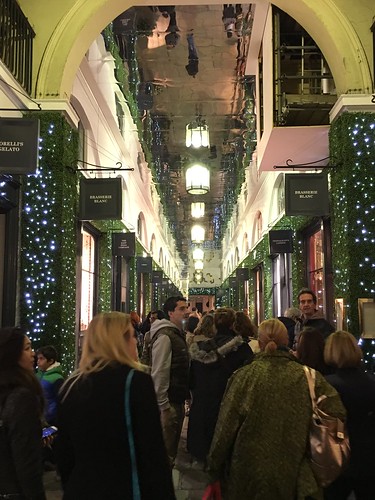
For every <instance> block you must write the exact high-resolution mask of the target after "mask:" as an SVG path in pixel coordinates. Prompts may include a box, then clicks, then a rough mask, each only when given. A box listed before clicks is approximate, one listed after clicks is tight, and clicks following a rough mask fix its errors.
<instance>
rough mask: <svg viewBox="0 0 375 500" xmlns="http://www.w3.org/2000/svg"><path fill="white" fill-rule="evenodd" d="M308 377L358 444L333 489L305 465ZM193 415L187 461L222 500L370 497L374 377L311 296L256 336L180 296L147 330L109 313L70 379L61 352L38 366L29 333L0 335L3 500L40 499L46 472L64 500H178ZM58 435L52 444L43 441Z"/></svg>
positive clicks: (246, 320) (227, 312) (98, 319)
mask: <svg viewBox="0 0 375 500" xmlns="http://www.w3.org/2000/svg"><path fill="white" fill-rule="evenodd" d="M314 320H316V321H314ZM36 357H37V360H36ZM36 362H37V369H36ZM304 366H308V367H310V368H314V370H315V372H316V378H315V392H316V395H317V397H320V396H324V401H323V406H322V409H323V410H324V411H326V412H327V413H329V414H330V415H332V416H335V417H337V418H339V419H340V420H342V421H345V422H346V425H347V428H348V433H349V439H350V446H351V458H350V463H349V466H348V467H347V468H346V469H345V470H344V471H343V472H342V474H341V475H340V476H339V477H338V478H337V479H336V480H335V481H334V482H332V483H331V484H330V485H329V486H328V487H326V488H324V490H322V489H321V488H320V486H319V484H318V481H317V480H316V478H315V476H314V473H313V470H312V468H311V466H310V457H309V441H308V436H309V426H310V422H311V414H312V409H311V400H310V393H309V389H308V383H307V379H306V376H305V372H304ZM185 418H188V421H187V449H188V452H189V453H190V455H191V460H192V461H193V460H194V461H196V462H197V463H198V464H200V465H201V467H202V469H204V470H205V471H207V474H208V476H209V477H210V484H209V485H208V486H209V487H210V488H211V491H215V492H216V493H217V492H220V491H221V493H220V494H221V495H222V498H225V499H228V500H242V499H244V500H245V499H250V498H251V499H262V500H269V499H275V500H278V499H285V500H294V499H298V500H300V499H301V500H302V499H317V500H319V499H322V498H324V499H325V500H344V499H347V498H349V496H350V495H351V494H352V493H354V494H355V498H356V500H370V499H372V498H374V491H373V481H372V473H373V470H374V466H375V458H374V449H375V377H374V375H373V374H371V373H367V372H365V370H364V367H363V364H362V351H361V348H360V347H359V346H358V341H357V339H356V338H355V337H354V336H353V335H351V334H350V333H348V332H345V331H336V332H335V331H334V328H333V327H332V326H331V325H330V323H329V322H328V321H327V320H326V319H325V318H323V317H322V316H321V314H319V313H318V311H317V299H316V296H315V294H314V292H313V291H311V290H308V289H303V290H301V291H300V293H299V294H298V307H297V308H291V309H288V310H286V311H285V313H284V315H283V316H280V317H279V318H271V319H268V320H265V321H263V322H261V323H260V325H259V327H257V326H256V325H255V324H254V323H253V322H252V321H251V319H250V317H249V315H248V311H235V310H233V309H232V308H229V307H220V308H218V309H216V310H211V311H205V312H203V313H202V312H200V311H198V310H197V309H195V308H189V304H188V302H187V301H186V299H185V298H183V297H182V296H176V297H170V298H168V299H167V300H166V302H165V304H164V306H163V308H162V310H155V311H150V312H149V314H148V315H147V317H146V318H145V320H144V321H143V323H142V322H141V319H140V317H139V315H138V314H137V313H136V312H134V311H133V312H132V313H130V314H125V313H121V312H104V313H101V314H99V315H97V316H95V317H94V318H93V319H92V321H91V322H90V324H89V327H88V329H87V331H86V332H85V338H84V342H83V348H82V353H81V356H80V361H79V365H78V369H77V370H76V371H75V372H73V373H72V374H70V376H68V378H67V379H65V380H64V375H63V372H62V369H61V365H60V364H59V362H58V355H57V352H56V349H54V347H53V346H44V347H42V348H40V349H38V350H37V352H36V356H35V353H34V351H33V349H32V345H31V341H30V339H29V338H28V336H27V335H26V333H25V332H24V331H23V330H22V329H20V328H15V327H14V328H2V329H0V499H1V498H12V499H14V500H26V499H30V500H44V499H45V493H44V490H43V481H42V479H43V470H45V466H46V463H48V462H52V464H53V465H55V466H56V468H57V471H58V474H59V475H60V477H61V484H62V489H63V492H64V496H63V498H64V499H65V500H69V499H74V500H76V499H77V500H86V499H87V500H89V499H90V500H96V499H97V500H99V499H100V500H102V499H103V498H111V499H113V500H116V499H120V498H121V499H123V498H134V499H136V498H137V499H146V500H147V499H156V500H157V499H160V500H161V499H166V500H168V499H173V498H175V492H174V487H173V481H172V469H173V467H174V465H175V459H176V456H177V451H178V446H179V441H180V435H181V429H182V425H183V421H184V419H185ZM50 425H54V426H56V427H57V428H58V431H57V437H56V438H55V439H54V440H53V441H52V440H51V439H50V438H46V439H43V438H42V428H43V427H46V426H50ZM46 450H48V453H46Z"/></svg>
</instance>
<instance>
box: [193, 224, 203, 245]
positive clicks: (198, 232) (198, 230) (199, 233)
mask: <svg viewBox="0 0 375 500" xmlns="http://www.w3.org/2000/svg"><path fill="white" fill-rule="evenodd" d="M191 241H192V242H193V243H202V241H204V227H202V226H198V225H197V224H196V225H195V226H193V227H192V228H191Z"/></svg>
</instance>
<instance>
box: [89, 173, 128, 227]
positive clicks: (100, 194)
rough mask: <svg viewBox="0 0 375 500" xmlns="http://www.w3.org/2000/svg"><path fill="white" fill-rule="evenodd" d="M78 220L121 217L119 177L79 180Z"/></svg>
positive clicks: (116, 218) (120, 185)
mask: <svg viewBox="0 0 375 500" xmlns="http://www.w3.org/2000/svg"><path fill="white" fill-rule="evenodd" d="M79 204H80V211H79V214H80V216H79V218H80V220H105V219H115V220H118V219H121V218H122V184H121V178H120V177H116V178H115V179H110V178H109V179H86V178H82V179H81V181H80V198H79Z"/></svg>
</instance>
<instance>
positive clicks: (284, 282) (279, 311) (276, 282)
mask: <svg viewBox="0 0 375 500" xmlns="http://www.w3.org/2000/svg"><path fill="white" fill-rule="evenodd" d="M291 284H292V280H291V273H290V254H288V253H285V254H284V253H283V254H279V255H276V256H275V258H274V259H272V285H273V286H272V289H273V294H272V301H273V315H274V316H275V317H277V316H283V315H284V311H285V310H286V309H287V308H288V307H289V306H290V297H291Z"/></svg>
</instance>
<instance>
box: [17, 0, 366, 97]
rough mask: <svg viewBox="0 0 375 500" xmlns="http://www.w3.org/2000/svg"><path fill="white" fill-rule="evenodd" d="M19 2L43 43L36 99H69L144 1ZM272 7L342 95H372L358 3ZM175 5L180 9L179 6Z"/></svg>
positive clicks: (285, 0) (280, 2)
mask: <svg viewBox="0 0 375 500" xmlns="http://www.w3.org/2000/svg"><path fill="white" fill-rule="evenodd" d="M19 3H20V5H21V8H22V9H23V11H24V12H25V14H26V15H27V17H28V18H29V21H30V23H31V25H32V26H33V28H34V30H35V31H36V33H37V34H38V37H39V39H40V40H42V42H40V43H39V45H38V46H36V48H35V54H34V74H35V75H36V81H35V82H34V86H35V97H36V98H43V97H46V98H49V99H51V97H52V98H53V99H61V98H68V99H69V97H70V94H71V89H72V85H73V81H74V78H75V75H76V73H77V70H78V68H79V65H80V63H81V61H82V59H83V57H84V55H85V52H86V51H87V49H88V48H89V46H90V45H91V43H92V42H93V41H94V40H95V38H96V37H97V36H98V34H99V33H101V31H102V30H103V29H104V28H105V27H106V26H107V25H108V24H109V23H110V22H111V21H112V20H113V19H114V18H115V17H117V16H118V15H119V14H120V13H121V12H123V11H125V10H126V9H128V8H129V7H131V6H133V5H137V4H138V3H140V2H139V0H134V1H133V2H130V1H129V0H111V1H108V0H97V1H96V2H92V3H87V2H86V1H85V0H78V1H74V2H73V1H72V0H70V1H69V0H67V1H66V2H64V7H63V8H61V9H55V10H52V12H51V9H50V2H49V1H47V0H39V2H38V4H37V8H36V4H35V3H34V2H32V3H31V4H30V2H28V1H27V0H20V1H19ZM167 3H168V1H167ZM206 3H209V4H214V3H216V1H215V0H207V2H206ZM273 3H274V5H276V6H277V7H279V8H280V9H282V10H284V11H285V12H287V13H288V14H289V15H290V16H292V17H293V18H294V19H295V20H296V21H297V22H298V23H299V24H301V26H303V27H304V28H305V29H306V30H307V31H308V32H309V33H310V34H311V36H312V37H313V38H314V40H315V41H316V43H317V44H318V45H319V47H320V49H321V51H322V53H323V55H324V57H325V58H326V60H327V62H328V64H329V66H330V69H331V71H332V74H333V77H334V80H335V83H336V86H337V91H338V94H342V93H346V92H348V91H350V90H353V89H356V90H357V91H359V92H363V93H369V92H371V89H372V84H373V83H372V77H371V68H370V63H369V60H368V58H367V56H366V52H365V50H364V47H363V44H362V42H361V40H360V38H359V36H358V35H357V33H356V31H355V29H354V26H355V25H357V24H359V23H360V21H361V18H360V15H361V12H360V13H357V12H356V10H358V8H357V6H356V5H355V3H353V2H352V3H351V4H350V3H346V4H345V13H346V15H344V12H343V11H344V9H343V8H342V10H340V8H339V6H338V5H336V2H335V1H334V0H315V1H314V2H311V1H310V0H300V1H299V2H295V0H274V2H273ZM171 4H172V3H171ZM173 4H174V5H176V2H175V1H174V2H173ZM179 4H181V5H182V4H183V1H182V0H181V1H180V0H178V1H177V5H179ZM42 12H49V16H48V21H46V17H45V16H43V15H41V13H42ZM348 14H349V16H350V19H351V20H350V21H349V19H348ZM352 19H355V22H353V21H352ZM369 36H370V35H369ZM43 40H45V43H43ZM343 54H345V56H343Z"/></svg>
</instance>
